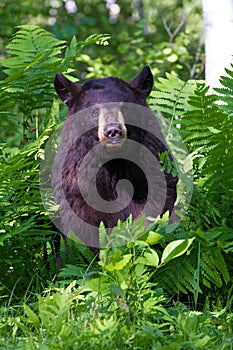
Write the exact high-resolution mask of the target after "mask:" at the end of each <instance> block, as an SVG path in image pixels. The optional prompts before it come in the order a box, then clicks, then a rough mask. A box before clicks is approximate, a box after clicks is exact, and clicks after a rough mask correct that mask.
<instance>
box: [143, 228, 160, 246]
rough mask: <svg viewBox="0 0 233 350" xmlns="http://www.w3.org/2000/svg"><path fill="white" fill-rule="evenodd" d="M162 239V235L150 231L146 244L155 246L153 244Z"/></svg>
mask: <svg viewBox="0 0 233 350" xmlns="http://www.w3.org/2000/svg"><path fill="white" fill-rule="evenodd" d="M162 237H163V236H162V235H160V234H159V233H157V232H154V231H150V232H149V234H148V237H147V239H146V242H147V243H148V244H149V245H153V244H156V243H157V242H158V241H159V240H160V239H161V238H162Z"/></svg>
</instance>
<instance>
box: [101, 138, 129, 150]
mask: <svg viewBox="0 0 233 350" xmlns="http://www.w3.org/2000/svg"><path fill="white" fill-rule="evenodd" d="M124 141H125V138H119V139H116V140H109V139H107V140H105V141H104V142H103V144H104V145H105V146H106V147H107V148H108V149H118V148H119V147H121V146H122V145H123V143H124Z"/></svg>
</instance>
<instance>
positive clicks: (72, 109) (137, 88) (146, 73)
mask: <svg viewBox="0 0 233 350" xmlns="http://www.w3.org/2000/svg"><path fill="white" fill-rule="evenodd" d="M54 86H55V90H56V92H57V94H58V96H59V97H60V99H61V100H62V101H63V102H64V103H65V104H66V105H67V106H68V117H69V116H71V115H74V114H75V113H77V112H79V111H81V110H84V109H88V108H89V110H90V107H93V106H96V107H97V108H96V110H95V112H93V109H92V116H91V118H92V119H94V118H98V122H97V124H98V130H96V131H95V133H96V138H97V137H98V142H105V143H106V144H108V145H110V146H116V145H119V144H120V145H121V143H122V141H123V140H124V139H126V138H127V136H128V135H127V127H126V123H127V121H126V120H125V119H124V116H123V113H122V110H121V105H124V104H127V103H128V104H129V103H130V104H136V105H141V106H145V107H147V103H146V98H147V97H148V95H149V94H150V92H151V90H152V87H153V76H152V73H151V70H150V68H149V67H148V66H145V67H144V68H143V69H142V71H141V72H140V73H139V74H138V75H137V76H136V77H135V78H134V79H133V80H132V81H131V82H129V83H128V82H125V81H124V80H122V79H119V78H115V77H108V78H102V79H91V80H88V81H86V82H85V83H84V84H77V83H74V82H72V81H70V80H69V79H67V78H66V77H65V76H64V75H63V74H61V73H57V74H56V77H55V81H54ZM109 103H113V104H112V106H111V105H110V104H109ZM95 114H96V115H95ZM128 133H130V130H128ZM97 135H98V136H97ZM92 136H93V134H92Z"/></svg>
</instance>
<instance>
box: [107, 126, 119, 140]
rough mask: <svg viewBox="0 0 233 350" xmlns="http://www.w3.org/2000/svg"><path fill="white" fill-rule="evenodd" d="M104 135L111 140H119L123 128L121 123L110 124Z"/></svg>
mask: <svg viewBox="0 0 233 350" xmlns="http://www.w3.org/2000/svg"><path fill="white" fill-rule="evenodd" d="M104 136H105V137H106V139H109V140H113V141H114V140H119V139H120V138H121V136H122V128H121V125H120V124H117V123H112V124H108V125H106V126H105V128H104Z"/></svg>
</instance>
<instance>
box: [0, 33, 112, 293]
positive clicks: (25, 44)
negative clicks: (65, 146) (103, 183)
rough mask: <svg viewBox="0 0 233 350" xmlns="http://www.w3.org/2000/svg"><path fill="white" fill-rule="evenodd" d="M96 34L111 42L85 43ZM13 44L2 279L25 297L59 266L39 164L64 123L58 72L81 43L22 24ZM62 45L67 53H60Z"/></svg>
mask: <svg viewBox="0 0 233 350" xmlns="http://www.w3.org/2000/svg"><path fill="white" fill-rule="evenodd" d="M95 40H97V41H98V42H99V43H101V44H103V43H106V37H105V36H100V35H97V36H92V37H91V38H87V39H86V41H83V42H82V48H83V47H85V45H90V44H91V43H93V42H94V41H95ZM8 50H9V54H10V55H11V56H12V57H10V58H7V59H6V60H5V61H4V62H3V65H4V67H5V68H6V69H5V73H6V74H8V76H7V77H6V78H5V80H3V81H2V82H1V88H2V90H1V92H0V94H1V96H3V104H2V105H1V107H0V120H4V127H5V128H7V129H8V128H9V126H10V125H11V124H12V121H11V118H12V114H11V110H12V111H13V117H14V121H15V124H14V123H13V124H14V125H15V127H16V129H17V130H14V131H15V133H16V135H14V142H12V139H11V138H10V140H8V139H7V140H4V139H3V140H1V146H0V198H1V208H0V216H1V220H0V234H1V235H0V257H1V274H0V285H1V287H2V288H3V290H4V293H6V295H8V296H9V294H10V293H11V290H12V289H13V288H14V286H16V285H18V282H20V284H19V286H20V287H19V286H18V287H17V288H15V291H14V293H15V297H20V296H21V295H22V294H23V293H24V291H25V290H26V289H27V288H28V286H29V285H30V284H31V289H32V290H33V288H34V287H35V288H36V287H38V285H40V283H42V279H43V278H47V277H48V276H50V273H51V274H54V273H55V272H56V271H57V267H56V263H55V256H54V251H53V245H54V244H53V240H54V237H55V236H56V235H57V234H58V233H57V232H56V230H55V228H53V226H52V225H51V222H50V219H49V216H48V213H47V212H46V211H45V209H44V207H43V204H42V201H41V196H40V189H39V166H40V160H41V159H43V156H44V146H45V143H46V141H47V139H48V138H49V136H50V135H51V134H52V132H53V131H54V130H55V129H56V128H57V126H58V124H59V103H58V101H55V100H54V88H53V79H54V74H55V73H56V72H57V71H64V72H66V71H72V70H71V69H68V67H69V65H71V62H72V60H74V59H75V57H76V53H77V50H80V47H79V46H78V45H77V41H76V39H73V40H72V42H71V44H70V45H67V44H66V45H65V42H64V41H60V40H58V39H56V38H54V37H53V36H52V35H51V34H50V33H48V32H46V31H45V30H43V29H41V28H39V27H37V26H23V27H21V28H20V29H19V31H18V32H17V33H16V34H15V36H14V37H13V39H12V41H11V42H10V44H9V45H8ZM62 50H63V51H64V56H65V57H64V58H61V57H59V56H60V54H61V52H62ZM35 114H36V116H35ZM30 124H31V125H30ZM33 129H35V130H34V131H33ZM17 133H18V134H19V135H20V136H21V143H20V142H19V140H20V138H19V137H17V136H18V135H17ZM33 133H35V135H33ZM7 141H8V142H7ZM15 141H17V142H15ZM12 144H13V145H14V148H12V147H10V146H12ZM20 146H21V147H20ZM49 243H50V244H51V246H50V244H49ZM82 247H83V246H82ZM82 249H83V248H82ZM83 254H84V257H86V254H85V252H84V251H83ZM48 264H50V267H51V269H50V271H49V270H48V268H47V267H48ZM40 280H41V282H40Z"/></svg>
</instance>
